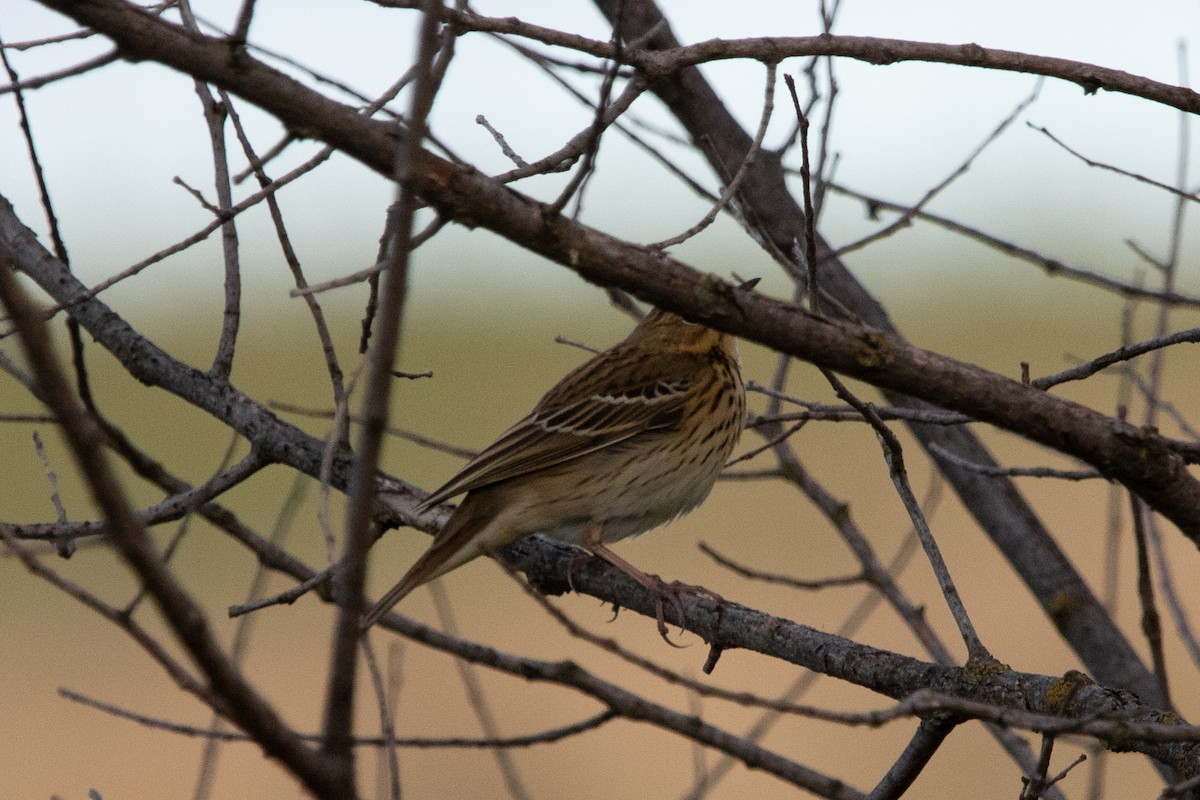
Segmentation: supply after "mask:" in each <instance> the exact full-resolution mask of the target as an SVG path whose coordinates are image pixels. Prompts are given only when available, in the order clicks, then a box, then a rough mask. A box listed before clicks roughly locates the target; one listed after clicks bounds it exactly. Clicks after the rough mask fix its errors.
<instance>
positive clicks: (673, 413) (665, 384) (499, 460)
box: [421, 378, 690, 509]
mask: <svg viewBox="0 0 1200 800" xmlns="http://www.w3.org/2000/svg"><path fill="white" fill-rule="evenodd" d="M560 388H565V387H563V385H562V384H560V385H559V386H557V387H555V388H554V389H552V390H551V391H550V392H549V393H548V394H547V395H546V396H545V397H544V398H542V401H541V402H540V403H538V405H537V408H535V409H534V410H533V413H532V414H530V415H529V416H528V417H526V418H525V419H523V420H521V421H520V422H518V423H517V424H516V425H514V426H513V427H512V428H509V429H508V430H507V431H506V432H505V433H504V434H503V435H501V437H500V438H499V439H497V440H496V442H495V443H494V444H493V445H492V446H490V447H488V448H487V449H486V450H484V451H483V452H482V453H480V454H479V455H477V456H476V457H475V458H473V459H471V461H470V462H468V463H467V465H466V466H465V467H463V468H462V470H461V471H460V472H459V473H458V474H457V475H455V476H454V477H453V478H451V479H450V480H449V482H447V483H446V485H445V486H442V487H441V488H440V489H438V490H437V491H435V492H434V493H433V494H431V495H429V497H427V498H426V499H425V501H424V502H423V503H422V504H421V507H422V508H424V509H428V508H432V507H433V506H435V505H437V504H438V503H441V502H442V501H444V500H447V499H449V498H451V497H453V496H455V495H457V494H462V493H463V492H466V491H470V490H471V489H478V488H480V487H482V486H487V485H489V484H492V483H496V482H498V481H502V480H506V479H508V478H515V477H517V476H520V475H528V474H530V473H532V472H537V471H538V470H542V469H546V468H547V467H551V466H554V465H555V464H561V463H563V462H564V461H570V460H571V459H574V458H579V457H580V456H583V455H586V454H587V453H592V452H595V451H597V450H601V449H603V448H605V447H611V446H613V445H615V444H617V443H619V442H622V441H624V440H626V439H628V438H630V437H632V436H636V435H637V434H639V433H642V432H643V431H648V430H656V429H669V428H672V427H675V426H676V425H678V424H679V420H680V418H681V416H682V415H683V409H684V405H685V402H686V399H687V396H688V392H689V389H690V382H689V381H688V379H686V378H678V379H675V380H654V379H648V380H645V381H632V382H630V383H627V384H624V385H622V386H621V387H620V389H613V388H611V387H605V388H603V389H600V390H598V391H596V392H595V393H593V394H590V395H587V396H585V397H580V396H579V394H578V392H569V393H568V392H566V391H559V389H560ZM572 395H573V397H572Z"/></svg>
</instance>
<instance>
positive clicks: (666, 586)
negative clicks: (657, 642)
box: [568, 521, 724, 647]
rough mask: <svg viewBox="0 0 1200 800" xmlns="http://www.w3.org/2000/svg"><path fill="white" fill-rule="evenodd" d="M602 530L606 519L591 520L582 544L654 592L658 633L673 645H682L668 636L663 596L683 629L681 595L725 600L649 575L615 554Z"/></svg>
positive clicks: (714, 594) (710, 593) (701, 588)
mask: <svg viewBox="0 0 1200 800" xmlns="http://www.w3.org/2000/svg"><path fill="white" fill-rule="evenodd" d="M603 530H604V523H603V522H596V521H593V522H589V523H588V526H587V528H585V529H584V532H583V546H584V547H586V548H587V549H588V550H589V551H591V553H592V555H594V556H596V557H597V558H601V559H604V560H605V561H607V562H608V563H609V564H612V565H613V566H614V567H616V568H617V569H619V570H621V572H624V573H625V574H626V575H628V576H629V577H631V578H633V579H634V580H635V581H637V582H638V583H639V584H641V585H642V586H644V587H646V588H647V589H649V590H650V591H652V592H654V594H655V598H656V599H655V604H654V618H655V621H656V622H657V623H658V634H659V636H661V637H662V638H663V641H665V642H666V643H667V644H669V645H671V646H672V647H678V646H679V645H676V644H675V643H674V642H672V641H671V640H670V639H668V638H667V623H666V619H665V617H664V613H663V610H664V609H663V598H666V599H667V600H670V601H671V605H672V607H673V608H674V609H675V613H676V615H677V617H678V619H679V627H680V629H682V628H683V624H684V621H685V619H686V617H685V616H684V613H683V600H682V599H681V595H683V594H692V595H704V596H705V597H709V598H711V599H712V600H714V601H716V602H717V603H723V602H724V598H723V597H721V596H720V595H719V594H717V593H716V592H713V591H710V590H708V589H705V588H704V587H703V586H692V585H691V584H687V583H680V582H679V581H671V582H670V583H667V582H666V581H664V580H663V579H662V578H660V577H658V576H657V575H650V574H648V573H645V572H642V571H641V570H640V569H638V568H637V567H635V566H634V565H633V564H630V563H629V562H628V561H626V560H625V559H623V558H621V557H620V556H619V555H617V554H616V553H614V552H613V551H612V550H609V549H608V547H606V546H605V544H604V542H603V541H602V540H601V538H600V534H601V533H602V532H603ZM568 577H569V572H568Z"/></svg>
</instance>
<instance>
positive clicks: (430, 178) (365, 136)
mask: <svg viewBox="0 0 1200 800" xmlns="http://www.w3.org/2000/svg"><path fill="white" fill-rule="evenodd" d="M44 2H45V4H46V5H49V6H51V7H53V8H56V9H58V10H59V11H61V12H62V13H64V14H67V15H68V16H71V17H73V18H74V19H75V20H76V21H78V22H80V23H82V24H84V25H90V26H93V27H95V28H96V29H97V30H99V31H101V32H102V33H104V34H105V35H106V36H109V37H111V38H112V39H113V40H114V41H115V42H116V43H117V45H118V46H119V47H120V48H121V50H122V52H123V53H124V54H125V56H126V57H127V58H132V59H150V60H154V61H158V62H160V63H162V64H166V65H167V66H171V67H174V68H176V69H179V70H181V71H183V72H186V73H187V74H189V75H191V76H193V77H195V78H197V79H200V80H205V81H210V82H212V83H215V84H218V85H220V86H222V87H223V88H226V89H228V90H230V91H232V92H235V93H237V94H240V95H241V96H243V97H245V98H246V99H247V100H249V101H250V102H252V103H255V104H256V105H258V106H260V107H262V108H263V109H264V110H266V111H268V112H270V113H272V114H273V115H275V116H276V117H277V118H278V119H279V120H280V121H281V122H283V123H284V124H285V125H288V126H289V127H291V128H293V129H294V130H298V131H304V132H306V133H307V134H308V135H310V136H314V137H317V138H320V139H322V140H323V141H325V142H326V143H328V144H331V145H333V146H335V147H338V148H341V149H342V150H344V151H345V152H346V153H347V154H348V155H350V156H352V157H353V158H356V159H358V160H359V161H361V162H362V163H363V164H365V165H367V166H368V167H370V168H371V169H373V170H375V171H376V172H378V173H379V174H381V175H384V176H390V175H391V171H392V165H393V158H394V154H395V152H396V149H395V148H396V141H397V138H398V137H401V136H402V135H403V134H402V132H401V131H399V130H398V129H397V128H395V127H394V126H392V125H389V124H387V123H383V122H379V121H376V120H371V119H366V118H364V117H363V116H361V115H360V114H359V113H358V112H357V111H356V110H355V109H353V108H351V107H349V106H346V105H343V104H341V103H338V102H336V101H334V100H331V99H329V98H327V97H325V96H323V95H321V94H319V93H317V92H315V91H313V90H311V89H309V88H307V87H305V86H304V85H302V84H301V83H299V82H298V81H295V80H293V79H292V78H290V77H288V76H286V75H284V74H283V73H281V72H279V71H277V70H275V69H272V68H270V67H268V66H267V65H265V64H263V63H261V62H259V61H257V60H255V59H253V58H251V57H249V56H248V55H246V54H245V52H244V51H243V50H242V49H241V48H239V47H238V46H236V45H235V44H231V43H229V42H227V41H224V40H221V39H216V38H212V37H206V36H202V35H199V34H193V33H190V32H188V31H186V30H184V29H183V28H181V27H180V26H178V25H173V24H170V23H168V22H165V21H163V20H161V19H159V18H157V17H154V16H152V15H150V14H148V13H146V12H144V11H143V10H141V9H139V8H137V7H136V6H132V5H130V4H128V3H125V2H122V0H86V1H85V2H67V0H44ZM826 38H827V37H815V39H814V41H825V40H826ZM829 38H832V37H829ZM730 52H734V51H730ZM818 52H825V51H823V50H819V51H818ZM980 57H981V58H982V56H980ZM1097 69H1098V68H1097ZM1112 72H1115V71H1112ZM1183 91H1186V90H1183ZM1187 94H1189V95H1192V96H1195V95H1194V93H1191V92H1187ZM1197 108H1200V104H1197ZM410 183H411V186H412V188H413V189H414V190H415V191H417V192H418V193H419V194H420V195H421V196H422V197H423V198H424V199H425V200H426V201H428V202H429V203H430V204H431V205H433V206H435V207H436V208H437V209H438V211H439V212H440V213H442V214H443V215H445V216H447V217H449V218H451V219H455V220H458V221H459V222H462V223H465V224H470V225H478V226H482V227H486V228H488V229H490V230H492V231H495V232H497V233H499V234H500V235H502V236H504V237H505V238H507V239H510V240H512V241H513V242H515V243H517V244H520V245H521V246H523V247H525V248H526V249H528V250H530V251H532V252H535V253H538V254H540V255H543V256H545V257H547V258H549V259H551V260H553V261H556V262H558V263H560V264H563V265H564V266H567V267H569V268H570V269H572V270H574V271H575V272H576V273H577V274H579V275H580V276H581V277H582V278H584V279H585V280H587V281H590V282H592V283H595V284H598V285H601V286H606V287H615V288H618V289H623V290H625V291H628V292H630V293H631V294H633V295H635V296H637V297H639V298H641V299H642V300H645V301H647V302H650V303H653V304H655V305H657V306H660V307H662V308H664V309H667V310H670V311H676V312H680V313H683V314H685V315H686V316H688V317H689V318H691V319H694V320H697V321H700V322H704V323H706V324H709V325H711V326H712V327H715V328H719V329H721V330H724V331H728V332H730V333H734V334H737V335H739V336H742V337H744V338H747V339H750V340H752V341H755V342H758V343H760V344H764V345H766V346H768V347H771V348H773V349H775V350H777V351H779V352H782V353H788V354H790V355H793V356H796V357H798V358H802V359H804V360H806V361H810V362H812V363H814V364H817V365H819V366H823V367H827V368H829V369H833V370H836V371H838V372H841V373H843V374H846V375H849V376H851V377H855V378H859V379H861V380H864V381H867V382H869V383H872V384H874V385H876V386H879V387H882V388H886V389H893V390H897V391H901V392H904V393H906V394H909V395H912V396H915V397H919V398H922V399H924V400H927V401H929V402H932V403H935V404H937V405H939V406H941V407H943V408H946V409H949V410H952V411H962V412H964V413H968V414H971V415H972V416H973V417H975V418H977V419H979V420H981V421H984V422H989V423H991V424H994V425H996V426H997V427H1000V428H1004V429H1005V430H1009V431H1012V432H1014V433H1017V434H1019V435H1021V436H1024V437H1026V438H1029V439H1031V440H1033V441H1036V442H1039V443H1041V444H1044V445H1047V446H1049V447H1052V448H1054V449H1056V450H1060V451H1062V452H1064V453H1067V454H1068V455H1072V456H1075V457H1076V458H1079V459H1081V460H1083V461H1086V462H1088V463H1089V464H1091V465H1092V466H1094V467H1096V468H1097V469H1098V470H1100V471H1101V472H1102V473H1104V474H1105V475H1107V476H1108V477H1111V478H1113V479H1115V480H1118V481H1120V482H1121V483H1123V484H1125V485H1126V486H1128V487H1129V488H1130V489H1131V490H1133V491H1134V492H1136V493H1137V494H1139V495H1140V496H1141V497H1142V498H1143V499H1145V500H1146V502H1147V503H1148V504H1149V505H1150V506H1151V507H1152V508H1154V509H1155V510H1156V511H1158V512H1159V513H1161V514H1162V515H1163V516H1165V517H1167V518H1168V519H1170V520H1171V521H1172V522H1173V523H1175V525H1176V526H1177V527H1179V529H1180V530H1181V531H1183V533H1184V534H1185V535H1187V536H1188V538H1190V539H1191V540H1192V541H1193V542H1195V543H1197V544H1200V482H1197V481H1196V479H1194V478H1193V477H1192V476H1191V475H1190V474H1189V473H1188V472H1187V469H1186V465H1185V464H1184V462H1183V459H1182V458H1180V457H1179V456H1178V455H1177V454H1176V453H1174V452H1173V451H1172V450H1171V448H1170V447H1169V446H1168V445H1167V443H1166V442H1165V441H1164V440H1163V438H1162V437H1161V436H1159V435H1158V434H1157V433H1156V432H1154V431H1142V430H1139V429H1137V428H1135V427H1133V426H1132V425H1129V424H1127V423H1124V422H1122V421H1120V420H1116V419H1112V418H1110V417H1107V416H1105V415H1103V414H1100V413H1099V412H1096V411H1093V410H1092V409H1089V408H1086V407H1084V406H1082V405H1079V404H1077V403H1073V402H1071V401H1068V400H1062V399H1058V398H1055V397H1052V396H1050V395H1048V394H1046V393H1045V392H1042V391H1039V390H1038V389H1035V388H1033V387H1031V386H1026V385H1023V384H1021V383H1019V382H1017V381H1014V380H1012V379H1009V378H1006V377H1004V376H1002V375H998V374H996V373H994V372H990V371H988V370H985V369H982V368H980V367H977V366H974V365H972V364H967V363H964V362H962V361H958V360H956V359H953V358H949V357H947V356H943V355H939V354H937V353H933V352H930V351H927V350H922V349H920V348H917V347H913V346H912V345H910V344H908V343H906V342H904V341H902V340H900V339H899V338H898V337H896V336H892V335H889V334H885V333H883V332H880V331H877V330H874V329H871V328H869V327H866V326H860V325H852V324H849V323H846V322H841V321H834V320H829V319H824V318H821V317H818V316H815V315H813V314H810V313H808V312H807V311H805V310H803V309H801V308H799V307H797V306H795V305H792V304H790V303H784V302H780V301H777V300H773V299H770V298H767V297H764V296H761V295H756V294H750V293H735V292H734V287H733V286H732V285H731V284H729V283H727V282H725V281H722V280H719V279H716V278H714V277H712V276H710V275H702V274H701V273H699V272H697V271H696V270H694V269H691V268H689V267H688V266H686V265H684V264H682V263H681V262H678V261H676V260H674V259H672V258H669V257H667V256H664V255H662V254H661V253H654V252H648V251H647V250H645V249H644V248H640V247H637V246H635V245H631V244H629V243H627V242H624V241H621V240H620V239H617V238H615V237H613V236H609V235H607V234H604V233H602V232H600V231H597V230H595V229H593V228H590V227H588V226H586V225H582V224H580V223H578V222H574V221H572V220H568V219H564V218H562V217H547V215H546V214H545V213H544V206H543V204H541V203H539V202H537V201H535V200H533V199H531V198H528V197H526V196H524V195H521V194H519V193H517V192H515V191H513V190H512V189H510V188H508V187H506V186H503V185H501V184H499V183H497V182H495V181H493V180H491V179H490V178H488V177H487V176H485V175H482V174H481V173H479V172H478V171H476V170H475V169H474V168H472V167H470V166H464V165H459V164H453V163H451V162H449V161H446V160H445V159H442V158H439V157H437V156H435V155H433V154H431V153H429V152H427V151H426V152H422V154H421V156H420V158H419V159H417V160H416V162H415V163H414V165H413V170H412V177H411V181H410ZM4 211H6V212H7V213H6V216H10V215H11V209H10V208H9V209H4ZM5 228H6V233H5V236H4V238H5V239H6V240H7V241H5V242H4V243H3V244H4V246H11V241H12V240H11V237H10V235H8V234H9V231H11V229H10V228H9V226H8V225H6V226H5ZM30 236H32V235H31V234H30ZM47 255H48V254H47ZM18 260H25V259H18ZM52 261H53V259H49V261H47V260H46V259H41V260H39V266H44V265H46V264H47V263H49V262H52ZM56 271H57V270H51V272H56ZM30 276H31V277H33V278H34V279H35V280H37V281H38V282H39V284H41V285H42V288H43V289H45V290H46V291H48V292H50V293H51V294H52V295H55V296H56V298H57V295H58V294H62V293H63V292H64V291H65V289H64V287H63V286H61V285H57V276H55V278H53V279H50V276H49V275H48V274H46V273H42V274H41V276H40V277H41V279H39V276H38V275H34V274H32V273H30ZM65 278H66V280H68V281H69V282H70V283H73V284H77V282H76V281H74V279H73V278H71V277H70V276H65ZM57 299H60V302H61V301H62V299H61V298H57ZM85 305H86V304H85ZM80 308H82V307H80ZM77 311H78V309H77ZM110 313H111V312H110ZM81 321H83V320H81ZM85 325H86V323H85ZM91 332H92V333H93V335H96V332H95V331H91ZM98 338H102V337H98ZM106 346H107V345H106ZM117 355H118V357H120V355H121V354H120V353H118V354H117ZM122 360H124V359H122ZM135 366H137V368H138V372H139V373H144V372H145V369H144V367H143V365H140V364H138V365H135ZM135 374H137V373H135ZM139 377H141V375H139ZM151 380H153V377H152V378H151ZM230 389H232V387H230ZM235 394H238V395H240V393H236V392H235ZM230 400H231V401H232V402H234V403H235V404H243V401H245V400H246V398H245V397H244V396H238V397H231V398H230ZM206 405H208V406H209V407H210V409H211V408H212V404H211V401H209V402H206ZM212 410H216V409H212ZM259 411H261V409H259ZM217 416H222V414H221V413H218V414H217ZM234 416H236V415H234ZM271 416H272V418H274V417H273V415H271ZM222 418H223V417H222ZM275 421H276V422H277V423H278V420H275ZM278 424H281V425H282V424H283V423H278ZM288 427H290V426H288ZM239 430H240V429H239ZM256 438H257V437H256Z"/></svg>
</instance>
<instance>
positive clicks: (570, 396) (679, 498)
mask: <svg viewBox="0 0 1200 800" xmlns="http://www.w3.org/2000/svg"><path fill="white" fill-rule="evenodd" d="M745 413H746V394H745V387H744V386H743V383H742V377H741V370H740V367H739V362H738V350H737V340H736V339H735V338H734V337H733V336H732V335H730V334H728V333H724V332H721V331H718V330H715V329H713V328H709V327H706V326H705V325H703V324H700V323H694V322H690V321H688V320H686V319H684V318H683V317H682V316H679V315H678V314H674V313H672V312H669V311H664V310H661V309H657V308H655V309H652V310H651V311H650V312H649V313H648V314H646V316H644V317H643V318H642V320H641V321H640V322H639V323H638V324H637V326H636V327H635V328H634V329H633V331H632V332H631V333H630V334H629V336H628V337H626V338H625V339H624V340H623V341H621V342H620V343H618V344H616V345H614V346H613V347H612V348H610V349H608V350H606V351H604V352H602V353H599V354H597V355H596V356H594V357H593V358H591V359H590V360H589V361H587V362H585V363H584V364H581V365H580V366H578V367H576V368H575V369H574V370H572V371H571V372H569V373H568V374H567V375H566V376H565V377H564V378H563V379H562V380H560V381H559V382H558V383H557V384H556V385H555V386H554V387H553V388H551V389H550V391H548V392H547V393H546V394H545V396H543V397H542V399H541V400H539V401H538V403H537V405H536V406H534V408H533V411H532V412H531V413H530V414H529V415H528V416H527V417H525V418H524V419H522V420H521V421H520V422H518V423H516V424H515V425H513V426H512V427H511V428H509V429H508V430H507V431H505V432H504V433H503V434H501V436H500V438H498V439H497V440H496V441H495V443H493V444H492V445H491V446H489V447H488V448H487V449H485V450H483V451H482V452H481V453H479V455H477V456H476V457H474V458H473V459H471V460H470V461H469V462H468V463H467V464H466V465H465V466H464V467H463V468H462V469H461V470H460V471H459V472H458V473H457V474H456V475H455V476H454V477H452V478H451V479H450V480H449V481H447V482H446V484H445V485H443V486H442V487H441V488H439V489H437V490H436V491H434V492H432V493H431V494H430V495H429V496H428V497H426V498H425V499H424V500H423V501H422V502H421V504H420V506H419V507H418V510H419V511H421V512H424V511H428V510H430V509H432V508H434V507H435V506H437V505H439V504H441V503H443V502H445V501H446V500H449V499H451V498H453V497H455V496H457V495H460V494H463V493H464V492H465V493H466V497H465V498H464V499H463V500H462V502H461V503H460V504H459V505H458V507H457V508H456V509H455V510H454V511H453V512H452V513H451V515H450V517H449V519H448V520H447V521H446V523H445V525H444V526H443V527H442V529H441V531H440V532H439V533H438V534H437V535H436V536H435V537H434V540H433V543H432V544H431V545H430V546H429V549H428V550H426V551H425V553H424V554H423V555H422V556H421V557H420V558H419V559H418V560H417V561H416V563H415V564H413V566H412V567H411V568H410V569H409V570H408V572H407V573H405V575H404V576H403V577H402V578H401V579H400V580H399V581H398V582H397V583H396V585H395V586H393V587H392V588H391V589H390V590H389V591H388V592H387V593H386V594H385V595H384V596H383V597H382V598H380V599H379V601H378V602H377V603H375V605H374V606H373V607H372V608H371V609H370V611H368V612H367V614H366V616H365V617H364V618H363V621H362V624H361V628H362V630H363V631H365V630H367V629H368V628H370V627H371V626H372V625H373V624H374V623H375V622H376V621H377V620H378V619H379V617H381V616H382V615H383V614H385V613H387V612H388V611H389V610H390V609H391V608H392V607H393V606H395V605H396V603H398V602H400V600H401V599H403V598H404V597H405V596H406V595H407V594H409V592H411V591H412V590H413V589H415V588H416V587H418V586H420V585H421V584H423V583H425V582H427V581H430V580H432V579H434V578H437V577H439V576H441V575H444V574H445V573H447V572H449V571H451V570H453V569H455V568H456V567H459V566H461V565H463V564H465V563H467V562H468V561H470V560H472V559H474V558H476V557H478V556H480V555H484V554H490V553H493V552H494V551H496V550H499V549H501V548H503V547H504V546H505V545H508V544H510V543H512V542H514V541H517V540H518V539H521V538H523V537H525V536H528V535H530V534H534V533H540V534H542V535H544V536H548V537H549V538H551V539H555V540H557V541H561V542H566V543H569V544H573V545H577V546H581V547H583V548H584V549H585V550H587V551H589V552H590V553H591V554H592V555H594V556H597V557H599V558H602V559H604V560H605V561H607V562H608V563H610V564H612V565H613V566H614V567H617V568H618V569H620V570H621V571H623V572H625V573H626V574H628V575H629V576H630V577H631V578H633V579H634V580H636V581H637V582H638V583H640V584H641V585H643V586H645V587H647V588H649V589H651V590H653V591H656V592H658V593H659V601H658V602H659V613H658V617H659V619H658V625H659V632H660V633H661V634H662V635H663V637H664V638H666V626H665V624H664V622H663V619H662V605H661V602H662V596H663V595H664V594H666V593H669V592H671V591H672V589H671V586H672V585H671V584H667V583H666V582H665V581H663V580H662V579H661V578H659V577H658V576H655V575H648V574H646V573H644V572H642V571H641V570H639V569H637V568H636V567H634V566H633V565H632V564H630V563H629V562H627V561H626V560H625V559H623V558H621V557H620V556H618V555H617V554H616V553H613V552H612V551H611V550H609V549H608V545H609V544H612V543H613V542H617V541H620V540H622V539H625V538H627V537H630V536H634V535H636V534H640V533H643V532H645V531H648V530H650V529H652V528H657V527H659V526H660V525H663V524H665V523H667V522H670V521H671V520H673V519H675V518H676V517H678V516H680V515H682V514H684V513H687V512H688V511H690V510H692V509H693V508H695V507H696V506H698V505H699V504H700V503H701V502H702V501H703V500H704V499H705V498H706V497H707V496H708V494H709V491H710V490H711V489H712V487H713V484H714V483H715V482H716V480H717V476H718V475H719V474H720V472H721V469H722V467H724V465H725V462H726V461H727V460H728V458H729V455H730V453H731V452H732V450H733V448H734V446H735V445H736V444H737V441H738V438H739V436H740V435H741V432H742V428H743V425H744V421H745ZM674 585H676V586H678V585H679V584H674ZM687 588H691V589H699V587H687ZM701 591H705V590H701ZM708 594H710V595H711V594H712V593H708ZM714 596H715V595H714ZM673 602H674V604H675V607H676V609H677V610H679V611H680V612H682V608H681V606H680V603H679V600H678V595H677V594H676V595H675V597H674V598H673ZM681 616H682V614H681ZM668 642H669V640H668Z"/></svg>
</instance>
